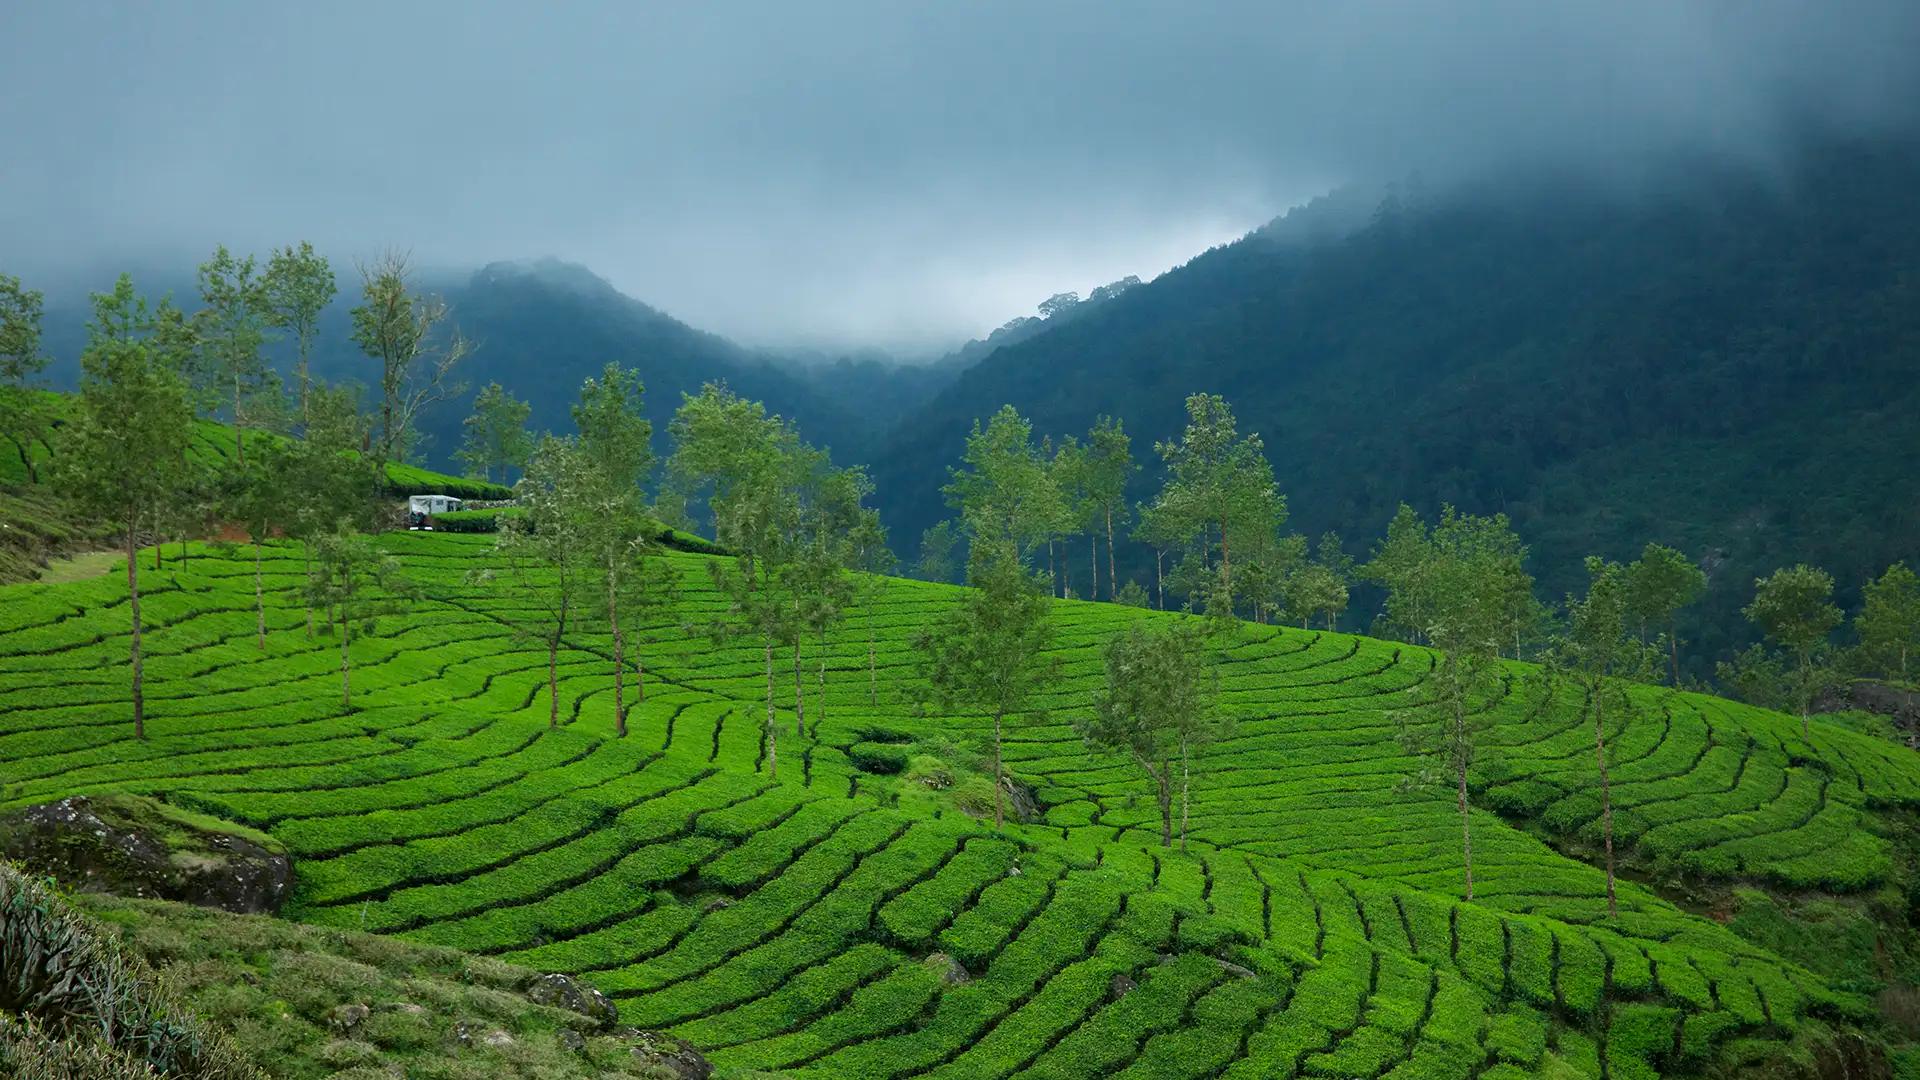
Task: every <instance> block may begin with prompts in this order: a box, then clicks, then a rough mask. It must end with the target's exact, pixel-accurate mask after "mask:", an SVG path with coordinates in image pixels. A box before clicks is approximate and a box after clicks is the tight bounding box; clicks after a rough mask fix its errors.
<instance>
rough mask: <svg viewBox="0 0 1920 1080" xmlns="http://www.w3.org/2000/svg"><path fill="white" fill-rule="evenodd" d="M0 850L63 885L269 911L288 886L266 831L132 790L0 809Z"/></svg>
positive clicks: (282, 852)
mask: <svg viewBox="0 0 1920 1080" xmlns="http://www.w3.org/2000/svg"><path fill="white" fill-rule="evenodd" d="M0 856H4V857H6V858H8V859H11V860H13V861H14V862H17V863H19V864H20V865H22V866H24V867H27V868H28V869H30V870H31V871H33V872H34V873H39V874H47V875H51V876H52V877H55V878H58V879H59V880H60V881H62V882H63V883H65V884H66V885H67V886H68V887H70V888H73V889H78V890H83V891H88V892H104V893H112V894H114V895H117V896H134V897H143V898H148V899H162V900H181V901H185V902H187V903H190V904H199V905H201V906H202V907H217V908H221V909H224V910H226V911H237V912H274V911H278V910H279V909H280V905H281V904H282V903H284V902H285V900H286V898H287V894H288V893H289V892H290V891H292V888H293V863H292V860H291V859H289V858H288V857H287V852H286V848H285V847H283V846H282V845H281V844H280V843H279V842H278V841H276V840H274V839H273V838H272V837H270V836H268V835H266V834H265V833H262V832H258V831H256V830H253V829H249V828H246V827H245V826H242V825H237V824H234V823H232V822H228V821H221V820H219V819H218V818H212V817H208V816H206V815H204V814H196V813H194V812H192V811H189V810H183V809H180V808H179V807H176V806H169V805H168V804H166V803H163V802H158V801H156V800H153V799H148V798H143V797H141V796H137V795H105V796H97V797H92V796H85V795H76V796H73V797H72V798H67V799H61V800H60V801H58V802H51V803H42V804H40V805H37V806H29V807H27V808H26V809H24V810H17V811H14V812H12V813H9V814H7V815H5V816H0Z"/></svg>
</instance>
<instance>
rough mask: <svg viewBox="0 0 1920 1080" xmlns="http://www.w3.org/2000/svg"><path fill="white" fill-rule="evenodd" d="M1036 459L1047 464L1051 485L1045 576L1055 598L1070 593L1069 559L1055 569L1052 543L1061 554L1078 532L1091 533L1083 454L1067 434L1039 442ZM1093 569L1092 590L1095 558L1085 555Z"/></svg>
mask: <svg viewBox="0 0 1920 1080" xmlns="http://www.w3.org/2000/svg"><path fill="white" fill-rule="evenodd" d="M1040 457H1041V460H1043V461H1045V462H1046V463H1047V479H1048V480H1049V481H1050V482H1051V483H1052V485H1053V490H1054V492H1055V495H1056V498H1055V502H1054V512H1053V520H1052V521H1051V522H1050V524H1049V525H1048V528H1047V576H1049V577H1051V578H1053V579H1054V582H1053V584H1054V589H1055V595H1058V596H1060V597H1062V598H1064V597H1066V596H1068V595H1070V594H1071V593H1072V590H1073V570H1072V565H1073V560H1072V558H1071V557H1069V556H1063V558H1062V559H1061V561H1060V562H1059V564H1058V566H1057V568H1056V564H1055V563H1054V559H1053V545H1054V542H1055V541H1056V540H1058V541H1059V542H1060V544H1061V548H1062V551H1063V552H1064V551H1067V550H1068V549H1071V548H1072V546H1073V545H1072V544H1071V543H1070V542H1069V541H1071V540H1072V539H1073V538H1074V537H1075V536H1078V535H1080V534H1081V533H1087V534H1088V535H1091V534H1092V528H1091V525H1092V521H1091V518H1092V508H1091V502H1090V500H1089V498H1088V494H1087V485H1086V482H1087V469H1086V465H1087V461H1086V452H1085V450H1084V449H1083V448H1082V447H1081V446H1080V443H1079V441H1078V440H1077V439H1075V438H1074V437H1073V436H1071V435H1069V436H1067V437H1066V438H1064V439H1062V440H1060V442H1059V443H1057V444H1056V443H1054V442H1053V440H1052V439H1042V440H1041V441H1040ZM1089 561H1090V562H1091V563H1092V565H1093V567H1094V580H1093V584H1092V587H1094V588H1097V587H1098V586H1099V583H1100V581H1099V565H1100V564H1099V558H1098V556H1097V555H1092V556H1089Z"/></svg>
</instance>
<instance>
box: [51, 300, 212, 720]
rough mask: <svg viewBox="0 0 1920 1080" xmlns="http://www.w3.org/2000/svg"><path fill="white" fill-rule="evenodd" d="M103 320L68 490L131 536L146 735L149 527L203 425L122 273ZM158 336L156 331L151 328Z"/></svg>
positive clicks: (100, 303)
mask: <svg viewBox="0 0 1920 1080" xmlns="http://www.w3.org/2000/svg"><path fill="white" fill-rule="evenodd" d="M94 301H95V315H96V317H95V321H94V323H93V325H92V326H90V327H89V341H88V343H87V348H86V351H85V352H83V353H82V354H81V357H80V370H81V376H80V399H79V403H78V408H77V409H76V410H75V415H74V417H73V420H72V423H71V425H70V427H69V428H68V431H67V433H66V435H65V436H64V438H63V447H62V452H61V455H60V458H59V459H58V460H59V468H60V472H61V477H60V478H61V482H62V486H63V487H64V488H65V489H66V490H67V491H69V492H70V493H72V494H73V495H74V496H75V497H76V498H78V499H79V500H80V502H81V503H82V504H83V505H85V506H87V507H89V508H90V509H92V510H94V511H96V512H98V513H100V514H101V515H102V516H105V517H108V518H109V519H110V520H113V521H117V522H119V523H120V524H121V525H122V527H123V528H124V529H125V535H126V552H127V600H128V604H127V607H128V613H129V617H130V619H131V621H132V628H133V632H132V641H131V645H130V661H131V668H132V681H133V733H134V737H135V738H142V739H144V738H146V733H147V728H146V697H145V686H144V682H143V678H142V676H143V670H142V663H143V657H142V653H141V631H142V625H141V619H140V569H139V559H138V558H137V556H138V554H139V535H140V522H141V520H142V519H143V518H144V517H145V516H147V515H149V514H151V513H152V512H153V510H154V508H155V507H157V506H160V505H161V504H163V503H164V502H165V501H166V500H167V499H169V498H170V497H172V495H173V489H174V485H175V483H176V481H177V479H178V470H179V468H180V466H181V463H183V462H184V461H185V460H186V440H187V437H188V433H189V431H190V430H191V426H192V422H193V412H192V409H191V408H190V407H189V406H188V404H187V395H186V387H185V386H184V385H183V384H182V383H181V381H180V380H179V378H178V377H177V376H175V375H174V374H173V372H171V371H170V370H168V368H167V367H166V365H165V364H164V363H163V362H162V361H161V360H160V359H159V357H158V356H157V355H156V351H155V350H154V348H153V347H152V346H151V343H150V342H149V341H147V340H145V338H144V336H143V332H142V331H141V330H140V329H138V328H137V326H136V325H135V323H134V322H133V321H132V318H131V316H132V314H133V313H134V312H136V311H137V312H140V313H144V312H145V303H144V302H143V301H137V297H135V295H134V293H133V285H132V282H131V280H130V279H128V278H127V277H126V276H125V275H122V276H121V278H120V282H119V284H118V285H116V287H115V293H114V294H111V295H106V296H101V295H96V296H95V298H94ZM147 326H148V329H150V327H151V324H150V323H148V324H147Z"/></svg>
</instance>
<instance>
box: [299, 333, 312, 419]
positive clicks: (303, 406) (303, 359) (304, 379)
mask: <svg viewBox="0 0 1920 1080" xmlns="http://www.w3.org/2000/svg"><path fill="white" fill-rule="evenodd" d="M309 348H310V346H309V345H308V344H307V335H305V334H301V335H300V426H301V427H302V428H305V427H306V425H307V424H309V423H311V422H312V420H313V414H312V413H310V412H308V410H307V388H308V387H309V386H311V385H312V383H313V380H312V378H311V377H309V376H308V374H307V350H308V349H309Z"/></svg>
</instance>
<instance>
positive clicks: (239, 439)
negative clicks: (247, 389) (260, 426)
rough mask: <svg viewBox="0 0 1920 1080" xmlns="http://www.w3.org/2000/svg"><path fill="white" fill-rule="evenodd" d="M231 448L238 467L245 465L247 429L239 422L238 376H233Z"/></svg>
mask: <svg viewBox="0 0 1920 1080" xmlns="http://www.w3.org/2000/svg"><path fill="white" fill-rule="evenodd" d="M233 448H234V454H235V457H236V458H237V460H238V461H239V463H240V468H241V469H242V470H245V469H246V467H247V429H246V428H245V427H244V426H242V425H241V423H240V376H239V375H238V374H237V373H236V374H235V375H234V377H233Z"/></svg>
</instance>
